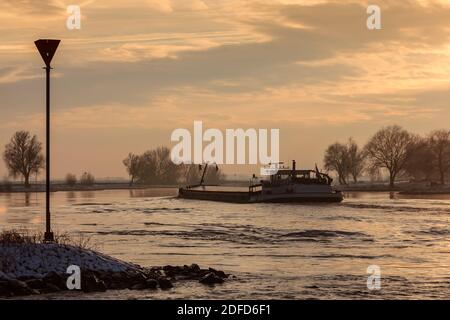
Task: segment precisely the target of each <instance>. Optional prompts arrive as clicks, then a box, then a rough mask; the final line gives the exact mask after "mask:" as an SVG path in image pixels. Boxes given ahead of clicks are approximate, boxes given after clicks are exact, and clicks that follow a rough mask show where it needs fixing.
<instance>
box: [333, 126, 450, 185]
mask: <svg viewBox="0 0 450 320" xmlns="http://www.w3.org/2000/svg"><path fill="white" fill-rule="evenodd" d="M324 166H325V169H326V170H327V171H334V172H336V173H337V176H338V179H339V183H340V184H348V180H349V177H351V178H352V179H353V182H357V181H358V178H359V177H360V176H361V175H362V174H363V173H364V172H366V173H367V174H369V175H370V176H373V175H376V174H379V173H380V172H381V171H383V170H385V171H386V172H387V173H388V175H389V184H390V186H391V187H393V186H394V184H395V181H396V179H397V178H398V177H399V176H400V175H406V176H408V177H410V178H413V179H414V180H416V181H429V182H435V181H439V183H440V184H442V185H444V184H445V181H446V178H448V176H449V175H450V131H449V130H437V131H433V132H432V133H430V134H429V135H428V136H426V137H420V136H418V135H415V134H412V133H409V132H408V131H406V130H405V129H403V128H401V127H400V126H396V125H394V126H389V127H385V128H382V129H381V130H379V131H378V132H377V133H375V135H373V136H372V137H371V138H370V139H369V141H368V142H367V144H366V145H365V146H364V147H363V148H359V147H358V145H357V144H356V143H355V141H354V140H353V139H351V138H350V139H349V140H348V142H347V143H346V144H342V143H338V142H337V143H334V144H332V145H330V146H329V147H328V148H327V150H326V151H325V156H324Z"/></svg>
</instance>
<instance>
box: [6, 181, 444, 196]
mask: <svg viewBox="0 0 450 320" xmlns="http://www.w3.org/2000/svg"><path fill="white" fill-rule="evenodd" d="M247 184H248V183H247V182H244V181H225V182H224V183H223V185H229V186H247ZM180 186H181V185H156V184H133V185H130V184H129V183H128V182H99V183H95V184H94V185H91V186H84V185H80V184H77V185H75V186H68V185H67V184H65V183H53V184H52V185H51V192H64V191H65V192H69V191H73V192H78V191H105V190H144V189H178V188H179V187H180ZM334 187H335V188H336V189H338V190H341V191H343V192H398V193H400V194H403V195H436V194H437V195H439V194H450V186H443V187H442V186H433V187H431V186H426V185H420V184H413V183H398V184H397V185H396V186H395V187H394V188H392V189H391V188H390V187H389V185H388V184H369V183H358V184H351V185H337V186H334ZM42 192H45V184H33V185H31V186H30V188H28V189H27V188H25V187H24V186H23V184H18V183H12V184H10V185H7V186H5V185H1V184H0V194H7V193H42Z"/></svg>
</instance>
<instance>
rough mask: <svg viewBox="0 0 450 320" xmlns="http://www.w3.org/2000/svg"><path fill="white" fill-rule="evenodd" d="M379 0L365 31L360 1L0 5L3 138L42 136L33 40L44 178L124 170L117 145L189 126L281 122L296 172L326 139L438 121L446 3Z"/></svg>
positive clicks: (446, 65)
mask: <svg viewBox="0 0 450 320" xmlns="http://www.w3.org/2000/svg"><path fill="white" fill-rule="evenodd" d="M376 3H377V4H378V5H379V6H380V7H381V10H382V30H373V31H369V30H367V28H366V19H367V14H366V8H367V5H368V3H367V2H365V1H335V2H332V1H301V0H297V1H296V0H271V1H269V0H255V1H253V0H251V1H242V0H223V1H221V0H210V1H208V0H146V1H136V0H128V1H111V0H108V1H106V0H101V1H100V0H99V1H95V0H85V1H82V0H80V1H78V3H77V1H73V0H70V1H64V0H60V1H58V0H54V1H50V0H46V1H32V0H22V1H17V0H3V1H2V2H1V3H0V34H1V39H2V42H1V43H0V62H1V63H0V97H1V109H0V110H1V111H0V146H3V145H4V144H5V143H7V141H8V140H9V138H10V136H11V135H12V134H13V133H14V132H15V131H17V130H29V131H31V132H32V133H36V134H38V135H39V137H40V139H41V141H43V140H44V122H43V115H44V114H43V112H44V103H45V100H44V84H45V83H44V79H43V77H44V72H43V70H42V69H41V67H42V62H41V58H40V56H39V54H38V53H37V51H36V49H35V47H34V44H33V41H34V40H36V39H38V38H59V39H61V40H62V43H61V45H60V47H59V49H58V52H57V53H56V56H55V58H54V60H53V67H54V68H55V69H54V71H53V78H52V80H53V82H52V90H53V91H52V94H53V95H52V110H53V131H52V134H53V144H52V148H53V149H52V152H53V162H52V166H53V172H52V175H53V177H54V178H60V177H63V176H64V175H65V174H66V173H67V172H73V173H76V174H79V173H81V172H82V171H85V170H89V171H91V172H93V173H94V174H95V175H96V176H97V177H125V176H126V173H125V170H124V167H123V165H122V159H123V158H124V157H125V156H126V155H127V153H128V152H130V151H133V152H138V153H139V152H143V151H145V150H147V149H150V148H153V147H155V146H158V145H163V144H164V145H168V146H170V145H171V142H170V134H171V132H172V131H173V130H174V129H176V128H189V129H191V128H192V125H193V121H194V120H202V121H203V123H204V127H205V128H220V129H225V128H240V127H241V128H279V129H280V147H281V150H280V155H281V158H282V159H283V160H286V161H289V160H291V159H294V158H296V159H297V160H298V162H299V164H300V166H301V167H311V166H313V165H314V163H315V162H318V163H319V164H320V163H321V160H322V157H323V151H324V149H325V148H326V146H327V145H328V144H330V143H333V142H335V141H345V140H346V139H347V138H348V137H350V136H353V137H354V138H355V140H356V141H357V142H359V143H361V144H362V143H364V142H365V141H366V140H367V138H368V137H370V135H372V134H373V133H374V132H375V131H376V130H377V129H378V128H380V127H382V126H384V125H390V124H394V123H396V124H400V125H402V126H404V127H405V128H406V129H408V130H411V131H414V132H416V133H420V134H425V133H427V132H429V131H431V130H433V129H438V128H447V129H448V128H449V120H450V108H449V101H450V90H449V88H450V77H449V74H450V73H449V72H450V6H449V5H447V4H446V3H448V2H447V1H376ZM69 4H78V5H80V6H81V12H82V20H81V23H82V25H81V30H68V29H67V28H66V18H67V13H66V6H67V5H69ZM370 4H373V3H372V2H371V3H370ZM227 170H228V171H229V172H231V171H239V172H243V171H245V172H250V171H254V168H242V167H240V168H237V167H231V168H227ZM5 174H6V170H5V167H4V165H3V162H2V163H1V164H0V179H1V178H2V177H3V176H4V175H5Z"/></svg>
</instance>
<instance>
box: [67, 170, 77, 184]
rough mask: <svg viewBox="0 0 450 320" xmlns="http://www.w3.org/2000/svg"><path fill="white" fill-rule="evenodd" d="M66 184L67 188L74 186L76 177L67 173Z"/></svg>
mask: <svg viewBox="0 0 450 320" xmlns="http://www.w3.org/2000/svg"><path fill="white" fill-rule="evenodd" d="M66 184H67V185H68V186H69V187H73V186H75V185H76V184H77V176H76V175H74V174H72V173H68V174H67V175H66Z"/></svg>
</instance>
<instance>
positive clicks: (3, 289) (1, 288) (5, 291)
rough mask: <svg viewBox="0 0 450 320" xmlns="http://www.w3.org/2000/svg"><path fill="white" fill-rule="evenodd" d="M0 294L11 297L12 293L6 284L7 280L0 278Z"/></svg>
mask: <svg viewBox="0 0 450 320" xmlns="http://www.w3.org/2000/svg"><path fill="white" fill-rule="evenodd" d="M0 296H1V297H11V296H13V293H12V291H11V289H10V287H9V285H8V280H0Z"/></svg>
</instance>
